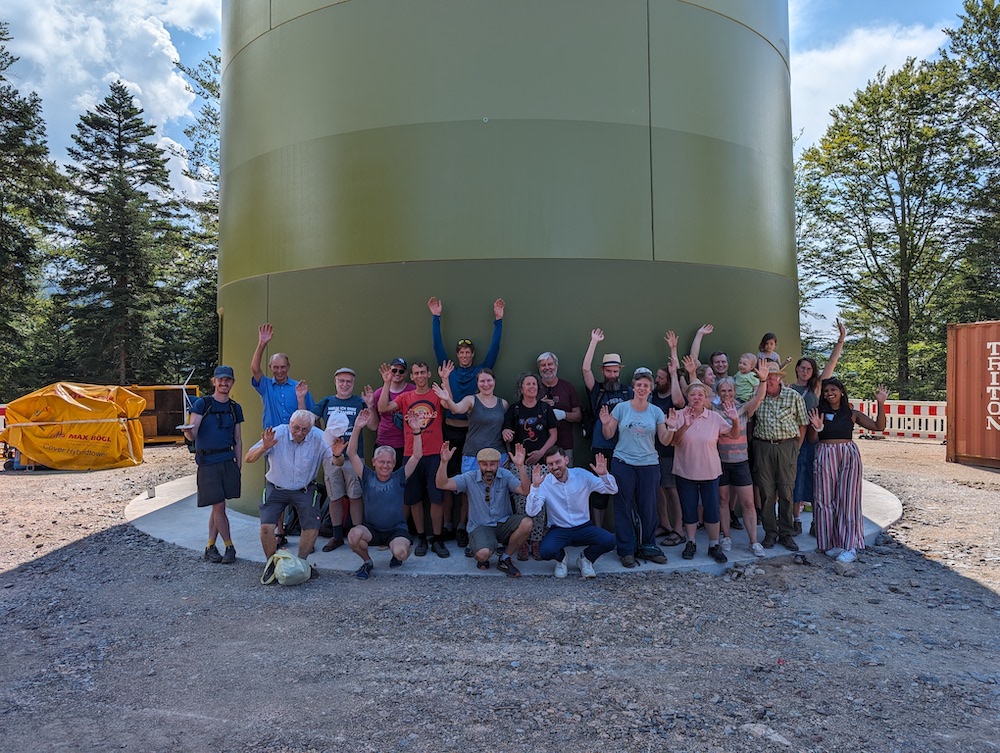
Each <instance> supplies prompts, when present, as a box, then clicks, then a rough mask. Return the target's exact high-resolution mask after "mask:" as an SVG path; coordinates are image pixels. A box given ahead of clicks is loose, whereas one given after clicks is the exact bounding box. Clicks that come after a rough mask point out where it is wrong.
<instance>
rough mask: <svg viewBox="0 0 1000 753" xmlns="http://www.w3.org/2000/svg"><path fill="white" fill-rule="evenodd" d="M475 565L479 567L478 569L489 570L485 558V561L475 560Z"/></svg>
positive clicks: (487, 561) (488, 564) (488, 562)
mask: <svg viewBox="0 0 1000 753" xmlns="http://www.w3.org/2000/svg"><path fill="white" fill-rule="evenodd" d="M476 567H477V568H479V569H480V570H489V569H490V561H489V560H486V562H480V561H479V560H476Z"/></svg>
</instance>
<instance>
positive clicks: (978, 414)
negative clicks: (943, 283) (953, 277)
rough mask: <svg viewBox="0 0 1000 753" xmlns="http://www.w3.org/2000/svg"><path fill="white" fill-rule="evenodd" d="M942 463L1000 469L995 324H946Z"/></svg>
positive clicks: (999, 360)
mask: <svg viewBox="0 0 1000 753" xmlns="http://www.w3.org/2000/svg"><path fill="white" fill-rule="evenodd" d="M947 459H948V461H949V462H951V463H963V464H965V465H982V466H988V467H990V468H1000V322H976V323H974V324H949V325H948V450H947Z"/></svg>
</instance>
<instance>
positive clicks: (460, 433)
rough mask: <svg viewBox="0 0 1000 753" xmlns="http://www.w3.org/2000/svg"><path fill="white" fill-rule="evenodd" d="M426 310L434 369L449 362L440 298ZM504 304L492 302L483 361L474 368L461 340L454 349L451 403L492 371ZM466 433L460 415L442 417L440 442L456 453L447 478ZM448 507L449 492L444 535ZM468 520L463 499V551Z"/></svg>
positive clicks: (459, 535)
mask: <svg viewBox="0 0 1000 753" xmlns="http://www.w3.org/2000/svg"><path fill="white" fill-rule="evenodd" d="M427 308H428V309H430V312H431V337H432V339H433V341H434V358H435V359H436V360H437V363H438V366H443V365H444V362H445V361H447V360H449V356H448V351H447V350H446V349H445V347H444V338H443V337H442V336H441V312H442V311H443V310H444V304H443V302H442V301H441V299H440V298H431V299H430V300H429V301H427ZM505 308H506V304H505V303H504V300H503V298H497V299H496V300H495V301H494V302H493V339H492V340H491V341H490V348H489V350H488V351H487V352H486V357H485V358H484V359H483V362H482V363H481V364H479V365H475V364H474V363H473V360H474V359H475V357H476V346H475V345H474V344H473V342H472V340H469V339H468V338H462V339H461V340H459V341H458V344H457V345H456V346H455V362H454V365H455V368H454V369H453V370H452V372H451V374H450V375H449V376H448V385H449V387H450V388H451V399H452V400H454V401H455V402H456V403H460V402H461V401H462V400H464V399H465V398H466V397H468V396H469V395H475V394H476V391H477V389H478V386H477V384H476V377H477V375H478V374H479V370H480V369H482V368H483V367H485V368H487V369H493V368H495V367H496V363H497V357H498V356H499V355H500V338H501V337H502V335H503V315H504V310H505ZM468 431H469V418H468V416H466V415H464V414H462V415H458V414H455V413H452V412H451V411H445V414H444V438H445V441H447V442H448V443H449V444H450V445H451V447H453V448H454V449H455V450H456V452H455V453H454V459H453V460H452V462H451V464H450V465H449V467H448V472H449V473H450V474H451V475H456V474H458V473H459V472H460V471H461V470H462V448H463V446H464V445H465V435H466V434H467V433H468ZM452 504H453V496H452V494H451V493H450V492H447V493H445V495H444V508H443V514H444V521H445V529H446V532H447V531H450V530H451V527H452ZM467 517H468V502H467V500H465V499H464V498H462V501H461V509H460V511H459V527H458V531H457V532H456V535H455V540H456V543H457V544H458V545H459V546H460V547H465V546H466V545H467V544H468V543H469V537H468V534H467V532H466V529H465V525H464V523H465V520H466V518H467Z"/></svg>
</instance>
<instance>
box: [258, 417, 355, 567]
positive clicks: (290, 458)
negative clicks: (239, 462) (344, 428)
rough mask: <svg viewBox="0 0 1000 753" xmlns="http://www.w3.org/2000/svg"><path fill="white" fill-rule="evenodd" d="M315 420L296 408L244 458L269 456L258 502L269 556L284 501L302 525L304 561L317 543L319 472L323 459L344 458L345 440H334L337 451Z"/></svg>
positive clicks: (301, 554) (262, 537)
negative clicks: (287, 418) (317, 486)
mask: <svg viewBox="0 0 1000 753" xmlns="http://www.w3.org/2000/svg"><path fill="white" fill-rule="evenodd" d="M315 419H316V416H315V415H313V413H312V412H311V411H307V410H297V411H295V412H294V413H293V414H292V417H291V420H290V421H289V422H288V423H287V424H282V425H281V426H275V427H272V428H268V429H265V430H264V435H263V437H262V438H261V440H260V441H259V442H257V444H255V445H254V446H253V447H251V448H250V449H249V450H247V454H246V457H245V458H244V460H245V461H246V462H247V463H255V462H257V461H258V460H260V458H262V457H265V456H266V457H267V461H268V468H267V473H265V474H264V479H265V490H264V499H263V500H262V501H261V503H260V545H261V547H263V549H264V556H265V557H268V558H270V556H271V555H272V554H274V552H275V550H276V549H277V548H278V542H277V539H276V538H275V535H274V529H275V526H276V525H277V524H278V517H279V516H280V515H281V513H282V512H283V511H284V509H285V506H286V505H292V506H293V507H294V508H295V511H296V512H297V513H298V515H299V523H300V525H301V526H302V535H301V536H300V537H299V557H300V558H302V559H305V558H306V557H308V556H309V555H310V554H312V552H313V547H314V545H315V544H316V536H317V534H318V533H319V511H320V495H319V493H318V492H317V490H316V474H317V472H318V471H319V469H320V466H321V465H322V463H323V461H324V460H332V459H333V458H335V457H336V458H339V457H342V456H343V446H344V440H343V438H340V439H338V440H336V441H335V443H334V445H333V448H335V449H336V450H337V451H339V454H337V452H335V449H332V448H331V445H329V444H327V439H326V437H324V435H323V432H322V431H320V430H319V429H317V428H316V426H315V425H314V424H315Z"/></svg>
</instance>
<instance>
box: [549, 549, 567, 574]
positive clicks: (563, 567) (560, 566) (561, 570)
mask: <svg viewBox="0 0 1000 753" xmlns="http://www.w3.org/2000/svg"><path fill="white" fill-rule="evenodd" d="M567 557H569V555H568V554H564V555H563V558H562V562H556V569H555V571H554V572H553V573H552V574H553V575H554V576H556V577H557V578H565V577H566V576H567V575H569V563H568V562H567V561H566V558H567Z"/></svg>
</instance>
